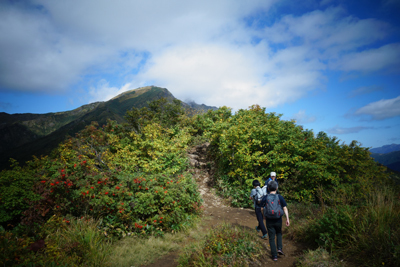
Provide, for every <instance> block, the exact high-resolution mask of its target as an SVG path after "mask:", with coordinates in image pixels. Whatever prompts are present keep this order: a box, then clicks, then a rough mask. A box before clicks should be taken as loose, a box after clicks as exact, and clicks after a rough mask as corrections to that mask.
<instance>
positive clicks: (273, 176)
mask: <svg viewBox="0 0 400 267" xmlns="http://www.w3.org/2000/svg"><path fill="white" fill-rule="evenodd" d="M270 181H275V182H276V184H278V181H277V180H276V172H271V174H270V177H269V178H268V180H266V181H265V186H266V187H267V185H268V183H269V182H270ZM267 194H269V190H268V187H267ZM278 194H279V191H278Z"/></svg>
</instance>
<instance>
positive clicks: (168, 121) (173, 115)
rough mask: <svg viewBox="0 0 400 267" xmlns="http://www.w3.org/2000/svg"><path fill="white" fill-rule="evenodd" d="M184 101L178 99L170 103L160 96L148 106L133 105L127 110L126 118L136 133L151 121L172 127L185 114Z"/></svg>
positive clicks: (165, 126)
mask: <svg viewBox="0 0 400 267" xmlns="http://www.w3.org/2000/svg"><path fill="white" fill-rule="evenodd" d="M184 112H185V111H184V108H183V107H182V102H181V101H180V100H178V99H174V100H172V103H169V102H168V100H167V99H166V98H160V99H158V100H154V101H152V102H150V103H149V106H148V107H143V108H141V109H138V108H136V107H133V108H132V109H131V110H129V111H127V112H126V115H125V119H126V120H127V121H128V123H129V124H130V125H131V126H132V127H133V129H134V131H135V132H136V133H140V132H141V131H142V128H143V127H144V126H146V125H147V124H149V123H154V122H155V123H158V124H160V125H161V126H162V127H164V128H170V127H172V126H175V125H177V124H178V123H179V121H180V119H181V115H183V114H184Z"/></svg>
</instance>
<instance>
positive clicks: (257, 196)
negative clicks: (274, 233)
mask: <svg viewBox="0 0 400 267" xmlns="http://www.w3.org/2000/svg"><path fill="white" fill-rule="evenodd" d="M266 194H267V191H266V186H264V187H263V188H261V187H260V182H259V181H258V180H254V181H253V189H251V192H250V199H252V200H253V202H254V210H255V212H256V216H257V221H258V226H256V230H257V232H259V231H260V230H261V232H262V239H267V237H268V233H267V229H265V225H264V217H263V211H262V207H260V206H259V205H258V203H257V202H259V201H260V200H261V199H262V197H263V196H264V195H266Z"/></svg>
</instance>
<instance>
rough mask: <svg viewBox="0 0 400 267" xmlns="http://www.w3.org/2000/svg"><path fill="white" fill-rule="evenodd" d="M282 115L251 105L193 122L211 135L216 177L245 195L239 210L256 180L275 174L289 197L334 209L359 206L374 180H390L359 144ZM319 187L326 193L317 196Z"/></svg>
mask: <svg viewBox="0 0 400 267" xmlns="http://www.w3.org/2000/svg"><path fill="white" fill-rule="evenodd" d="M280 117H281V115H276V114H275V113H266V112H265V108H261V107H260V106H258V105H253V106H251V107H250V108H249V109H248V110H239V111H237V112H236V113H235V114H234V115H231V114H230V110H229V109H227V108H221V109H220V110H217V111H210V112H208V113H206V114H205V115H204V116H203V117H201V118H198V119H197V120H195V122H194V125H195V128H196V127H197V129H199V130H198V131H203V132H204V135H205V136H208V137H210V140H211V142H210V144H211V146H210V148H211V155H212V157H213V158H214V160H215V161H216V164H217V171H218V172H217V176H218V179H223V185H224V186H225V187H228V188H230V187H232V188H235V189H236V190H240V191H243V193H241V194H237V196H234V198H235V199H234V202H235V205H236V206H242V207H249V206H250V205H251V203H250V202H249V201H248V198H242V197H241V196H243V195H248V194H249V192H250V190H251V189H252V181H253V180H254V179H258V180H260V181H264V180H266V179H267V178H268V175H269V173H270V172H271V171H275V172H276V173H277V175H278V176H277V178H278V181H279V191H280V193H281V194H282V195H283V196H284V197H285V198H286V199H288V200H295V201H306V202H309V201H318V200H321V201H323V202H324V203H326V204H330V205H336V204H351V203H356V202H358V201H360V199H362V198H363V197H364V195H365V193H367V192H370V191H371V190H372V181H375V180H377V181H375V182H377V183H380V184H384V183H386V182H388V180H387V179H386V178H387V175H386V174H385V173H384V168H383V167H380V166H378V165H377V164H376V163H375V161H374V160H373V159H372V158H371V157H370V153H369V151H368V149H367V148H362V147H361V146H360V145H359V144H358V143H357V142H356V141H353V142H352V143H351V144H349V145H345V144H339V141H340V140H338V139H337V138H336V137H333V138H331V137H328V136H327V134H326V133H324V132H320V133H318V134H317V135H314V133H313V132H312V131H311V130H304V129H303V127H302V126H299V125H296V124H295V123H294V121H285V120H281V118H280ZM377 177H379V179H375V178H377ZM320 188H322V189H323V192H324V193H323V194H321V195H318V190H319V189H320ZM221 191H223V190H221ZM338 196H347V197H346V198H342V197H338ZM236 197H241V198H236Z"/></svg>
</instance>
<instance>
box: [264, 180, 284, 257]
mask: <svg viewBox="0 0 400 267" xmlns="http://www.w3.org/2000/svg"><path fill="white" fill-rule="evenodd" d="M277 189H278V183H277V182H276V181H270V182H269V183H268V190H269V192H270V193H269V195H268V196H267V203H266V205H265V207H264V216H265V224H266V225H267V230H268V236H269V245H270V247H271V255H272V260H274V261H277V260H278V254H279V255H285V254H284V253H283V251H282V215H283V213H285V216H286V226H289V225H290V221H289V212H288V209H287V204H286V201H285V199H284V198H283V197H282V196H281V195H279V194H277V193H276V191H277ZM275 236H276V244H275Z"/></svg>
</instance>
